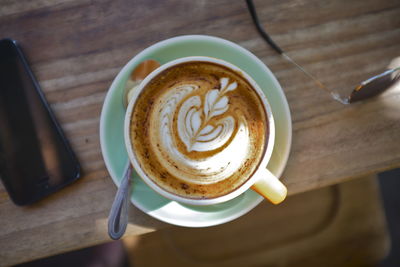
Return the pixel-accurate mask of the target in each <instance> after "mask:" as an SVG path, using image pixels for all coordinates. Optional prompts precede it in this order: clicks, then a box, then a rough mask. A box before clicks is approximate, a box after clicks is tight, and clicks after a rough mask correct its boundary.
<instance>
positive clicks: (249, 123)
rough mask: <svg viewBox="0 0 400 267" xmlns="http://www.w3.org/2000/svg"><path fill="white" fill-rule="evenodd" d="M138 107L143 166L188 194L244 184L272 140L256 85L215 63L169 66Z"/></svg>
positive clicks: (209, 194)
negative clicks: (253, 87)
mask: <svg viewBox="0 0 400 267" xmlns="http://www.w3.org/2000/svg"><path fill="white" fill-rule="evenodd" d="M134 110H135V111H134V113H133V118H132V121H131V141H132V144H133V146H134V148H133V149H134V150H135V151H136V154H137V159H138V161H139V163H140V165H141V167H142V168H143V170H144V171H145V173H146V174H147V175H148V176H149V178H150V179H152V180H153V181H154V182H155V183H156V184H157V185H159V186H160V187H162V188H164V189H165V190H167V191H169V192H171V193H175V194H178V195H182V196H185V197H190V198H213V197H217V196H221V195H224V194H226V193H229V192H230V191H232V190H233V189H234V188H236V187H237V186H239V185H241V184H242V183H244V182H245V181H246V180H247V179H248V178H249V177H250V176H251V174H252V173H253V172H254V170H255V169H256V167H257V166H258V163H259V160H260V158H261V156H262V153H263V150H264V147H265V142H266V140H267V139H266V138H267V136H266V135H267V129H266V125H267V121H266V116H265V112H264V110H263V107H262V103H261V101H260V99H259V97H258V96H257V94H256V93H255V92H254V90H253V89H252V88H251V85H249V84H248V82H247V81H246V80H244V79H243V78H242V76H241V75H240V74H238V73H235V72H233V71H232V70H229V69H226V68H225V67H223V66H219V65H216V64H212V63H205V62H196V63H184V64H181V65H178V66H174V67H172V68H170V69H167V70H165V71H163V72H162V73H160V74H159V75H158V76H157V77H156V78H154V79H153V80H152V81H151V82H150V83H149V84H148V85H147V86H146V88H145V89H144V90H143V92H142V93H141V95H140V96H139V99H138V101H137V103H136V106H135V108H134Z"/></svg>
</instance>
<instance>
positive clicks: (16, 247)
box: [0, 0, 400, 265]
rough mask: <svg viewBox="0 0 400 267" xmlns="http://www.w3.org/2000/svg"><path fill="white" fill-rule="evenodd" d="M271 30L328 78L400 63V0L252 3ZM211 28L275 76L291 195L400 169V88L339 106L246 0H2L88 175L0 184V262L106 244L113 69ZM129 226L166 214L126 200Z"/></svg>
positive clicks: (347, 79) (355, 77) (339, 79)
mask: <svg viewBox="0 0 400 267" xmlns="http://www.w3.org/2000/svg"><path fill="white" fill-rule="evenodd" d="M255 4H256V6H257V9H258V12H259V16H260V18H261V20H262V22H263V24H264V25H265V26H266V27H267V29H268V31H269V33H270V34H271V36H272V37H273V38H274V39H275V40H276V42H277V43H278V44H280V45H281V47H282V48H283V49H285V50H286V51H287V53H288V54H289V55H290V56H292V57H293V58H294V59H295V60H297V61H298V62H299V63H300V64H302V65H303V66H305V67H306V68H307V69H308V70H309V71H311V72H312V73H314V74H315V75H316V76H318V77H319V78H320V79H321V80H322V81H323V82H325V83H326V84H328V86H331V87H334V86H347V87H350V86H353V85H354V84H356V83H358V82H360V81H361V80H363V79H365V78H368V77H369V76H371V75H373V74H375V73H377V72H380V71H381V70H383V69H384V68H386V67H387V66H388V65H389V64H392V65H393V64H396V62H395V61H396V60H397V62H398V63H397V64H400V62H399V61H400V57H399V56H400V53H399V51H400V2H399V1H398V0H366V1H347V0H341V1H328V0H326V1H319V0H310V1H296V0H289V1H274V0H267V1H261V0H260V1H255ZM184 34H207V35H214V36H219V37H222V38H225V39H228V40H231V41H233V42H236V43H238V44H240V45H241V46H243V47H245V48H247V49H248V50H250V51H251V52H253V53H254V54H255V55H257V56H258V57H259V58H260V59H261V60H262V61H263V62H265V64H267V65H268V66H269V67H270V69H271V70H272V71H273V72H274V74H275V75H276V77H277V78H278V80H279V81H280V83H281V85H282V87H283V89H284V91H285V93H286V96H287V99H288V102H289V105H290V109H291V112H292V118H293V146H292V151H291V155H290V158H289V162H288V165H287V168H286V171H285V173H284V180H283V181H284V182H285V183H286V184H287V186H288V189H289V194H296V193H299V192H304V191H309V190H313V189H317V188H320V187H324V186H328V185H332V184H336V183H340V182H342V181H345V180H349V179H352V178H356V177H359V176H363V175H367V174H372V173H377V172H379V171H383V170H387V169H391V168H395V167H399V166H400V141H399V136H400V88H399V87H397V88H395V89H393V90H391V91H387V92H385V93H384V94H383V95H381V96H379V97H377V98H374V99H371V100H368V101H365V102H363V103H357V104H354V105H351V106H343V105H341V104H339V103H336V102H335V101H332V100H331V99H330V97H329V95H328V94H326V93H325V92H323V91H320V90H319V89H317V87H316V86H315V85H314V84H313V82H312V81H310V80H309V79H308V78H307V77H305V76H304V75H303V74H302V73H301V72H299V71H298V70H297V69H296V68H294V67H293V66H292V65H290V64H289V63H287V62H286V61H284V60H283V59H282V58H281V57H280V56H279V55H277V54H276V53H275V52H274V51H273V50H272V49H270V48H269V47H268V46H267V45H266V44H265V43H264V41H263V40H261V39H260V37H259V35H258V34H257V32H256V30H255V28H254V26H253V24H252V21H251V19H250V16H249V14H248V11H247V9H246V5H245V2H244V1H228V0H225V1H211V0H209V1H178V0H176V1H161V0H159V1H156V0H154V1H146V0H140V1H128V0H126V1H118V0H116V1H106V0H54V1H48V0H38V1H28V0H20V1H11V0H0V35H1V36H0V38H3V37H11V38H14V39H16V40H18V41H19V42H20V43H21V44H22V47H23V49H24V50H25V52H26V54H27V56H28V58H29V61H30V63H31V65H32V68H33V71H34V73H35V74H36V76H37V78H38V80H39V82H40V84H41V86H42V88H43V91H44V93H45V95H46V97H47V99H48V101H49V102H50V104H51V107H52V108H53V110H54V112H55V113H56V116H57V118H58V120H59V121H60V123H61V125H62V127H63V128H64V130H65V132H66V135H67V137H68V138H69V140H70V141H71V144H72V146H73V149H74V150H75V152H76V153H77V155H78V157H79V160H80V162H81V164H82V167H83V171H84V176H83V178H82V179H81V180H80V181H78V182H76V183H74V184H73V185H71V186H69V187H68V188H65V189H64V190H62V191H60V192H58V193H56V194H54V195H52V196H50V197H49V198H47V199H46V200H44V201H41V202H39V203H37V204H35V205H32V206H30V207H23V208H21V207H16V206H14V205H13V204H12V203H11V201H10V199H9V197H8V195H7V193H6V192H5V190H4V188H3V187H2V186H0V225H1V226H0V265H11V264H16V263H19V262H24V261H28V260H32V259H36V258H41V257H45V256H48V255H53V254H58V253H61V252H64V251H68V250H73V249H78V248H81V247H86V246H89V245H94V244H97V243H101V242H105V241H108V240H109V238H108V236H107V231H106V229H107V228H106V220H107V215H108V211H109V209H110V206H111V202H112V199H113V196H114V194H115V191H116V189H115V186H114V184H113V183H112V181H111V179H110V177H109V175H108V173H107V171H106V168H105V165H104V163H103V160H102V156H101V152H100V145H99V130H98V129H99V117H100V111H101V107H102V102H103V100H104V97H105V95H106V93H107V89H108V87H109V86H110V83H111V81H112V79H113V78H114V77H115V75H116V74H117V73H118V71H119V69H120V68H121V67H122V66H123V65H124V64H125V63H126V62H127V61H128V60H129V59H130V58H131V57H133V56H134V55H135V54H136V53H138V52H139V51H141V50H142V49H144V48H145V47H147V46H149V45H151V44H153V43H155V42H158V41H160V40H163V39H167V38H170V37H173V36H177V35H184ZM130 212H131V217H130V218H131V223H130V224H129V226H128V231H127V234H128V235H137V234H142V233H145V232H149V231H153V230H154V229H157V228H159V227H162V226H164V225H165V224H164V223H161V222H159V221H156V220H154V219H152V218H150V217H149V216H148V215H146V214H144V213H142V212H141V211H139V210H138V209H136V208H134V207H132V208H131V211H130Z"/></svg>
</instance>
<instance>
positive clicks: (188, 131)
mask: <svg viewBox="0 0 400 267" xmlns="http://www.w3.org/2000/svg"><path fill="white" fill-rule="evenodd" d="M228 81H229V80H228V78H222V79H221V80H220V83H221V89H220V90H218V89H213V90H210V91H208V92H207V94H206V96H205V100H204V105H203V108H201V107H202V102H201V98H200V96H198V95H196V96H192V97H190V98H189V99H188V100H186V101H185V102H184V103H183V105H182V107H181V108H180V110H179V115H178V134H179V137H180V138H181V140H182V141H183V143H184V144H185V145H186V148H187V150H188V151H189V152H190V151H208V150H214V149H217V148H218V147H220V146H221V145H223V144H224V143H225V142H226V141H227V140H228V139H229V138H230V137H231V135H232V132H233V128H234V125H235V121H234V119H233V118H232V117H231V116H227V117H225V118H223V119H222V120H221V121H219V122H218V123H217V126H213V125H210V124H208V123H209V121H210V120H211V119H212V118H213V117H215V116H217V115H221V114H223V113H224V112H226V111H227V110H228V108H229V104H228V97H227V96H225V93H227V92H229V91H232V90H235V89H236V87H237V83H236V82H233V83H231V84H229V85H228ZM201 113H203V114H201ZM202 115H203V116H202Z"/></svg>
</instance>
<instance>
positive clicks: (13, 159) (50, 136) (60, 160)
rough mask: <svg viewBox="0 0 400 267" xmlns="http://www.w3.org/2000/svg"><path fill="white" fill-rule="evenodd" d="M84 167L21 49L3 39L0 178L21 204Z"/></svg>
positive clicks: (0, 53)
mask: <svg viewBox="0 0 400 267" xmlns="http://www.w3.org/2000/svg"><path fill="white" fill-rule="evenodd" d="M79 171H80V167H79V164H78V161H77V159H76V157H75V155H74V153H73V152H72V150H71V148H70V147H69V144H68V142H67V140H66V139H65V137H64V135H63V133H62V130H61V128H60V126H59V125H58V123H57V121H56V120H55V117H54V115H53V114H52V112H51V110H50V108H49V105H48V104H47V102H46V100H45V98H44V96H43V93H42V92H41V90H40V87H39V85H38V83H37V82H36V80H35V78H34V76H33V74H32V72H31V70H30V68H29V66H28V65H27V62H26V60H25V58H24V56H23V54H22V51H21V50H20V49H19V47H18V46H17V44H16V42H15V41H13V40H10V39H4V40H1V41H0V176H1V179H2V181H3V184H4V185H5V187H6V189H7V191H8V193H9V195H10V197H11V199H12V200H13V201H14V202H15V203H16V204H18V205H25V204H30V203H32V202H35V201H37V200H39V199H41V198H42V197H44V196H46V195H48V194H50V193H51V192H54V191H56V190H58V189H59V188H61V187H62V186H64V185H66V184H68V183H70V182H72V181H73V180H75V179H77V178H78V177H79V175H80V174H79Z"/></svg>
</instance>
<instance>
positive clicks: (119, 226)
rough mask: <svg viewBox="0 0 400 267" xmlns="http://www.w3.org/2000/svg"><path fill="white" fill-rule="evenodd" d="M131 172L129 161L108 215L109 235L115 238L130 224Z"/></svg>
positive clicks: (119, 236)
mask: <svg viewBox="0 0 400 267" xmlns="http://www.w3.org/2000/svg"><path fill="white" fill-rule="evenodd" d="M131 173H132V166H131V165H130V163H128V165H127V166H126V168H125V172H124V178H122V181H121V184H120V186H119V188H118V191H117V194H116V195H115V198H114V202H113V204H112V206H111V210H110V215H109V216H108V235H109V236H110V237H111V238H112V239H114V240H117V239H120V238H121V236H122V235H123V234H124V233H125V230H126V226H127V224H128V205H129V197H130V184H131V183H130V181H131V179H130V178H131Z"/></svg>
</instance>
